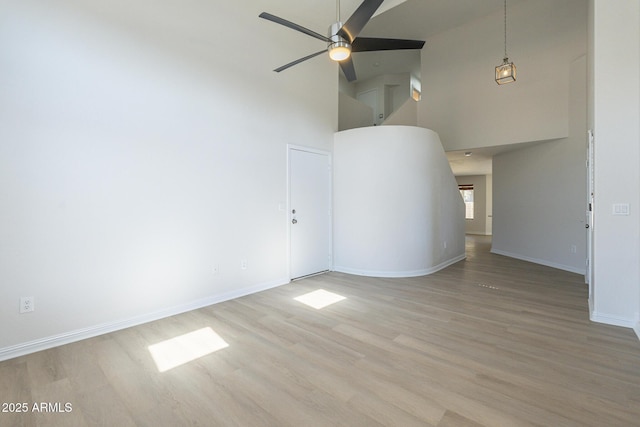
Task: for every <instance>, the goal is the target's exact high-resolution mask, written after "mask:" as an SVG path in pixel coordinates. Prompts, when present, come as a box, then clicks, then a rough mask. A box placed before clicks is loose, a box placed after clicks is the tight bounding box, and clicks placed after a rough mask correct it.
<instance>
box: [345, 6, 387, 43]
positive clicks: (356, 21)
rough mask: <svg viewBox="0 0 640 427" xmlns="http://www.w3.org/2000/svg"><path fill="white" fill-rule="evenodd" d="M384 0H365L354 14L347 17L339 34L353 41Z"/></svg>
mask: <svg viewBox="0 0 640 427" xmlns="http://www.w3.org/2000/svg"><path fill="white" fill-rule="evenodd" d="M383 1H384V0H364V1H363V2H362V4H361V5H360V6H358V8H357V9H356V11H355V12H353V15H351V16H350V17H349V19H347V22H345V23H344V25H343V26H342V28H340V30H338V35H339V36H340V37H342V38H345V39H347V40H348V41H349V43H352V42H353V41H354V40H355V39H356V37H358V34H360V31H362V29H363V28H364V26H365V25H367V22H369V20H370V19H371V17H372V16H373V14H374V13H376V10H378V8H379V7H380V5H381V4H382V2H383Z"/></svg>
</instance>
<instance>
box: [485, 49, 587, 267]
mask: <svg viewBox="0 0 640 427" xmlns="http://www.w3.org/2000/svg"><path fill="white" fill-rule="evenodd" d="M586 69H587V62H586V56H583V57H581V58H580V59H578V60H576V61H574V63H573V64H572V67H571V75H572V76H573V77H572V80H571V85H570V86H571V89H570V96H569V99H570V107H569V110H570V111H571V118H570V126H569V128H570V136H569V137H568V138H563V139H560V140H556V141H550V142H546V143H543V144H538V145H534V146H531V147H528V148H524V149H520V150H516V151H511V152H507V153H503V154H499V155H497V156H495V157H494V159H493V189H494V192H493V218H494V221H493V244H492V252H494V253H498V254H502V255H508V256H513V257H516V258H521V259H525V260H529V261H533V262H537V263H540V264H544V265H549V266H552V267H556V268H561V269H563V270H568V271H573V272H576V273H581V274H584V272H585V260H586V232H585V226H584V224H585V210H586V197H587V196H586V168H585V160H586V149H585V147H586V120H587V107H586V78H587V77H586V76H587V74H586ZM516 83H517V82H516Z"/></svg>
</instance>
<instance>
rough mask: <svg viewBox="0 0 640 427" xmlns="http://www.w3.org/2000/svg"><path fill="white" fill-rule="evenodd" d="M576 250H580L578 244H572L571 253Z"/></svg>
mask: <svg viewBox="0 0 640 427" xmlns="http://www.w3.org/2000/svg"><path fill="white" fill-rule="evenodd" d="M576 252H578V247H577V246H576V245H571V253H572V254H575V253H576Z"/></svg>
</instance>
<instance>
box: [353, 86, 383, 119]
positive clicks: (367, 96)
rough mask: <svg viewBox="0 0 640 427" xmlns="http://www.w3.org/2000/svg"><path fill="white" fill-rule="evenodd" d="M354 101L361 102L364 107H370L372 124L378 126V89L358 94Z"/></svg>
mask: <svg viewBox="0 0 640 427" xmlns="http://www.w3.org/2000/svg"><path fill="white" fill-rule="evenodd" d="M356 99H357V100H358V101H360V102H362V103H363V104H364V105H367V106H369V107H371V110H373V117H372V118H373V123H374V124H375V125H379V124H380V123H379V122H380V118H379V117H378V89H370V90H367V91H365V92H360V93H359V94H357V95H356Z"/></svg>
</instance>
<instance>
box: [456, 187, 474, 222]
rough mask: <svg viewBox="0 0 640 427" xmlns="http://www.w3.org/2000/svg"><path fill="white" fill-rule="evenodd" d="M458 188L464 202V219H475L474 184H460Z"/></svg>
mask: <svg viewBox="0 0 640 427" xmlns="http://www.w3.org/2000/svg"><path fill="white" fill-rule="evenodd" d="M458 188H459V189H460V195H461V196H462V200H464V207H465V210H464V218H465V219H473V184H460V185H458Z"/></svg>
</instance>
